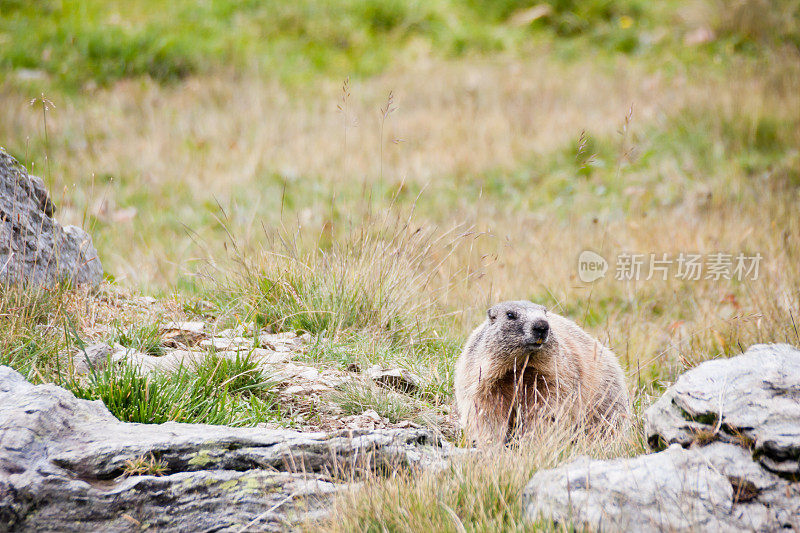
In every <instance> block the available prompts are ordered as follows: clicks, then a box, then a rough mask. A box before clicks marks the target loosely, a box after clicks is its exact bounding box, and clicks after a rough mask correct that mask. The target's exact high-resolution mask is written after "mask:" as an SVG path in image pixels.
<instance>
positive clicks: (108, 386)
mask: <svg viewBox="0 0 800 533" xmlns="http://www.w3.org/2000/svg"><path fill="white" fill-rule="evenodd" d="M64 385H65V386H66V387H67V388H68V389H69V390H71V391H72V392H73V393H74V394H75V395H76V396H77V397H79V398H84V399H87V400H101V401H102V402H103V403H104V404H105V406H106V407H107V408H108V409H109V411H111V413H112V414H113V415H114V416H116V417H117V418H119V419H120V420H123V421H125V422H139V423H144V424H160V423H163V422H167V421H175V422H187V423H200V424H224V425H229V426H253V425H255V424H257V423H259V422H266V421H275V420H278V419H280V417H281V416H280V410H279V408H278V404H277V402H276V400H275V396H274V393H273V390H272V389H273V384H272V383H271V382H270V381H269V379H268V377H267V376H265V375H264V374H263V371H262V370H261V368H260V367H259V366H258V365H257V364H256V363H255V362H254V361H253V360H251V359H250V358H249V357H248V356H243V357H239V356H237V357H236V359H235V360H233V361H231V360H228V359H225V358H221V357H219V356H216V355H213V354H210V355H208V356H207V357H206V358H205V359H204V360H203V361H202V362H201V363H200V364H198V365H196V366H194V367H186V368H183V367H182V368H180V369H178V370H177V371H175V372H173V373H150V374H143V373H142V371H141V370H139V369H138V368H137V367H135V366H132V365H130V364H123V365H121V366H114V365H109V366H108V367H106V368H105V369H103V370H100V371H98V372H93V373H92V374H91V375H90V376H89V378H88V380H87V381H86V382H84V381H81V380H76V379H73V380H70V381H67V382H66V383H65V384H64Z"/></svg>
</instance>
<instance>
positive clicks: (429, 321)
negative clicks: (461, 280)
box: [223, 210, 471, 345]
mask: <svg viewBox="0 0 800 533" xmlns="http://www.w3.org/2000/svg"><path fill="white" fill-rule="evenodd" d="M366 217H367V220H366V221H364V225H363V226H361V228H360V229H353V230H351V231H349V232H348V233H347V234H346V235H344V237H343V238H342V239H341V240H339V241H336V242H333V243H331V244H330V246H329V248H328V249H324V248H323V247H322V246H320V243H314V244H312V245H310V246H309V245H308V244H307V243H304V242H303V241H302V240H301V239H295V240H291V241H289V240H286V239H283V238H282V239H281V241H280V242H281V244H282V246H283V251H282V252H276V251H274V248H267V249H261V250H260V251H257V252H256V253H255V255H254V257H253V256H245V255H240V256H239V257H238V260H239V263H240V265H241V268H240V269H239V271H238V272H236V273H235V275H234V276H231V277H229V279H228V282H227V285H226V286H225V287H223V291H224V292H227V294H228V300H229V301H232V302H235V305H236V306H237V307H238V308H241V309H242V310H243V312H244V313H246V314H248V315H252V316H255V318H256V321H257V322H259V323H261V324H265V325H268V326H270V327H272V328H274V329H276V330H279V331H284V330H288V331H292V330H295V331H297V330H300V331H306V332H309V333H312V334H314V335H318V336H324V337H327V338H330V339H337V338H338V337H340V336H341V335H342V334H345V333H358V332H365V333H368V334H371V335H374V336H375V337H376V338H379V339H383V340H385V341H386V342H388V343H389V344H391V345H409V344H415V343H419V342H422V341H424V340H425V339H428V338H429V337H431V336H432V335H434V334H433V332H432V329H431V328H432V327H433V325H434V320H435V319H436V317H437V316H440V315H441V313H442V310H441V305H440V304H441V302H442V300H443V299H444V298H445V297H446V294H447V291H448V290H449V289H450V288H451V283H452V282H454V281H455V280H456V279H457V278H456V275H455V273H454V272H453V271H452V265H451V264H450V263H449V260H450V258H451V256H452V254H453V253H454V252H455V250H457V248H458V247H459V246H460V245H461V244H463V243H464V241H465V240H466V239H467V238H468V237H469V236H470V235H471V234H470V233H469V232H467V231H463V230H461V229H460V228H456V229H455V230H452V231H450V232H444V233H442V232H438V231H437V229H436V228H435V227H432V226H430V227H426V226H424V225H418V224H417V223H416V222H415V221H414V219H413V216H412V215H408V216H407V217H404V216H402V215H401V214H400V212H399V211H395V210H387V211H386V212H385V214H384V215H383V216H382V217H379V216H375V215H366ZM273 243H274V240H273ZM467 277H468V276H467Z"/></svg>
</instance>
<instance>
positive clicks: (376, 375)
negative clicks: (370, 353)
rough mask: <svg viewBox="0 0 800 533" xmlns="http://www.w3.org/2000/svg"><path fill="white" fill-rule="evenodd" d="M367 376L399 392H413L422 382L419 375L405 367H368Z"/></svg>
mask: <svg viewBox="0 0 800 533" xmlns="http://www.w3.org/2000/svg"><path fill="white" fill-rule="evenodd" d="M367 377H369V378H370V379H371V380H373V381H375V382H377V383H381V384H383V385H386V386H388V387H391V388H393V389H397V390H399V391H401V392H413V391H415V390H417V389H418V388H419V384H420V383H421V382H422V379H421V378H420V377H419V376H417V375H416V374H414V373H413V372H410V371H408V370H406V369H405V368H382V367H380V366H379V365H373V366H372V367H370V368H368V369H367Z"/></svg>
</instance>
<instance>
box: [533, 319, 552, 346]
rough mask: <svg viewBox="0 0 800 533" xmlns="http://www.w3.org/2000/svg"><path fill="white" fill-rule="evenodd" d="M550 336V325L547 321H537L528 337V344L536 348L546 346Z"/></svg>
mask: <svg viewBox="0 0 800 533" xmlns="http://www.w3.org/2000/svg"><path fill="white" fill-rule="evenodd" d="M549 334H550V324H548V323H547V320H543V319H539V320H536V321H534V322H532V323H531V331H530V334H529V336H528V342H529V344H533V345H534V346H537V345H541V344H544V343H545V342H547V337H548V336H549Z"/></svg>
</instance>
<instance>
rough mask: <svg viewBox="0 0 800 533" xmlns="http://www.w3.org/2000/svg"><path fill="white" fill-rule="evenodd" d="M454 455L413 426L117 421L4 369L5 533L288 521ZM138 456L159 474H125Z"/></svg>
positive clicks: (1, 463) (0, 449)
mask: <svg viewBox="0 0 800 533" xmlns="http://www.w3.org/2000/svg"><path fill="white" fill-rule="evenodd" d="M451 451H452V449H451V448H450V446H449V445H447V444H446V443H444V442H442V441H441V440H439V439H438V437H436V436H435V435H434V434H433V433H432V432H429V431H426V430H420V429H401V430H376V431H344V432H338V433H324V432H315V433H302V432H298V431H293V430H281V429H262V428H229V427H224V426H209V425H202V424H179V423H174V422H172V423H166V424H159V425H155V424H154V425H147V424H130V423H123V422H120V421H119V420H117V419H116V418H114V416H112V415H111V413H109V412H108V410H107V409H106V408H105V406H104V405H103V404H102V403H101V402H99V401H86V400H79V399H76V398H75V397H74V396H73V395H72V394H71V393H70V392H68V391H66V390H64V389H62V388H60V387H57V386H55V385H37V386H34V385H32V384H30V383H28V382H27V381H25V379H24V378H23V377H22V376H21V375H20V374H18V373H17V372H15V371H13V370H11V369H10V368H8V367H2V366H0V530H4V531H5V530H9V529H10V530H15V531H64V530H69V531H140V530H142V529H153V530H158V531H198V530H202V531H212V530H213V531H237V530H241V529H246V530H258V531H264V530H267V531H272V530H278V529H285V528H286V527H287V526H288V525H291V524H292V523H296V522H297V521H299V520H303V519H305V518H307V517H312V518H314V517H317V516H320V515H321V514H322V513H324V512H325V509H326V505H327V504H328V502H329V498H330V496H331V494H333V493H335V492H336V491H338V490H341V489H343V488H345V487H347V486H348V484H347V483H346V481H350V480H351V479H352V476H353V474H354V473H356V474H357V473H358V472H359V471H360V470H361V471H363V469H379V470H381V471H384V470H386V469H389V470H393V469H397V468H404V467H406V468H407V467H425V466H436V467H440V466H441V465H442V464H443V461H444V458H445V457H446V456H447V454H448V453H450V452H451ZM143 458H150V459H151V460H153V461H157V462H158V464H159V465H160V469H159V471H157V472H156V471H153V472H152V475H146V474H141V473H138V474H137V473H134V474H133V475H129V476H127V477H126V475H125V474H126V470H128V471H129V472H130V465H131V464H136V463H137V461H141V460H142V459H143ZM156 474H158V475H156Z"/></svg>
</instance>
